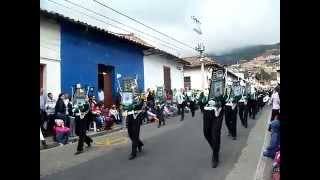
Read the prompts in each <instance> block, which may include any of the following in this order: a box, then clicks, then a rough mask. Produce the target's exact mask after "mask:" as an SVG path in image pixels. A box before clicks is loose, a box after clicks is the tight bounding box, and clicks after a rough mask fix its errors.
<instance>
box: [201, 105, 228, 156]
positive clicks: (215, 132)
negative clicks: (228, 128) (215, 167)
mask: <svg viewBox="0 0 320 180" xmlns="http://www.w3.org/2000/svg"><path fill="white" fill-rule="evenodd" d="M222 119H223V112H222V111H221V112H220V115H219V116H218V117H215V114H214V110H211V111H210V110H204V111H203V134H204V137H205V138H206V140H207V141H208V143H209V145H210V147H211V150H212V161H219V151H220V139H221V127H222Z"/></svg>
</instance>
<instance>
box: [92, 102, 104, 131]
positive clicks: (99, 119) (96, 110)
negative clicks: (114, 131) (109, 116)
mask: <svg viewBox="0 0 320 180" xmlns="http://www.w3.org/2000/svg"><path fill="white" fill-rule="evenodd" d="M103 106H104V105H103V104H102V103H101V102H99V103H98V104H97V105H96V106H95V107H94V109H93V113H94V114H95V115H96V124H97V131H101V130H102V129H103V128H102V127H103V124H104V117H103V115H102V109H103Z"/></svg>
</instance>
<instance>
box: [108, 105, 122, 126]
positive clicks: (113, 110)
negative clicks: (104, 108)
mask: <svg viewBox="0 0 320 180" xmlns="http://www.w3.org/2000/svg"><path fill="white" fill-rule="evenodd" d="M110 114H111V117H112V118H113V119H114V120H115V122H116V123H117V124H120V123H121V119H120V114H119V112H118V110H117V108H116V105H112V107H111V109H110Z"/></svg>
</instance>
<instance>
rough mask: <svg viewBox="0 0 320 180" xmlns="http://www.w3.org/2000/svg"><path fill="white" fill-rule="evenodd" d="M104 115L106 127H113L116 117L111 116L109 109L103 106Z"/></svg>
mask: <svg viewBox="0 0 320 180" xmlns="http://www.w3.org/2000/svg"><path fill="white" fill-rule="evenodd" d="M102 115H103V118H104V122H105V128H106V129H111V127H112V126H113V125H114V119H113V118H112V117H111V114H110V111H109V109H108V108H105V107H104V106H102Z"/></svg>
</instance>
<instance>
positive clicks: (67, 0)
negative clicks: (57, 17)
mask: <svg viewBox="0 0 320 180" xmlns="http://www.w3.org/2000/svg"><path fill="white" fill-rule="evenodd" d="M65 1H66V2H68V3H70V4H72V5H74V6H77V7H79V8H82V9H85V10H87V11H89V12H91V13H94V14H96V15H98V16H101V17H103V18H106V19H108V20H111V21H113V22H116V23H118V24H121V25H123V26H125V27H128V28H130V29H133V30H135V31H137V32H139V33H142V34H145V35H147V36H150V37H152V38H154V39H157V40H159V41H161V42H163V43H166V44H169V45H171V46H174V47H176V48H179V49H180V50H182V49H181V48H180V47H178V46H176V45H174V44H171V43H169V42H167V41H164V40H162V39H160V38H158V37H156V36H153V35H151V34H149V33H146V32H143V31H140V30H139V29H136V28H134V27H131V26H128V25H126V24H124V23H121V22H119V21H117V20H114V19H112V18H110V17H107V16H105V15H103V14H100V13H97V12H95V11H93V10H91V9H89V8H86V7H83V6H81V5H79V4H76V3H74V2H71V1H69V0H65Z"/></svg>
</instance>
